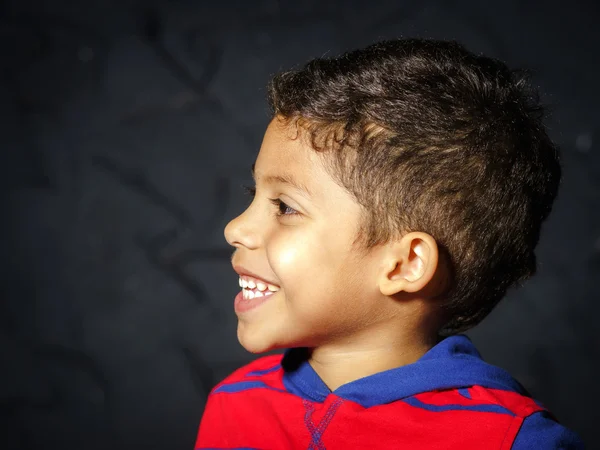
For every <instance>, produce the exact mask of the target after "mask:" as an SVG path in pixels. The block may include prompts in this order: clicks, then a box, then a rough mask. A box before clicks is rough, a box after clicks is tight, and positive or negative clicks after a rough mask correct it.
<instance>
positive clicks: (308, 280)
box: [267, 229, 336, 289]
mask: <svg viewBox="0 0 600 450" xmlns="http://www.w3.org/2000/svg"><path fill="white" fill-rule="evenodd" d="M304 231H305V232H302V233H301V230H300V229H299V230H297V232H288V233H285V234H281V235H278V236H273V238H272V239H271V240H270V242H269V243H268V245H267V257H268V259H269V263H270V265H271V268H272V269H273V271H274V272H275V274H276V276H277V277H278V278H279V280H280V281H281V283H282V285H283V287H284V288H288V289H293V288H295V286H297V285H300V286H303V287H304V289H306V288H310V286H311V285H312V284H313V283H315V282H317V281H318V280H319V279H322V278H325V277H326V276H329V274H330V273H331V271H332V270H333V269H334V268H333V267H332V263H333V262H335V259H336V258H331V256H330V255H333V254H335V251H334V249H333V248H332V247H331V245H328V244H329V243H328V242H327V241H326V240H324V239H322V238H321V236H319V235H318V234H317V233H307V232H306V230H304ZM326 274H327V275H326Z"/></svg>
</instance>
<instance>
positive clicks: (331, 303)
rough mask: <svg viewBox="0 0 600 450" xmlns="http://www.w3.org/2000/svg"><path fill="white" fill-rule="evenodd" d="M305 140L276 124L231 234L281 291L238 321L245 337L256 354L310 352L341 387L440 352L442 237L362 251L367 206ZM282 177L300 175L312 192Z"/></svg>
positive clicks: (243, 261) (417, 237) (242, 258)
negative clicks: (250, 196) (252, 189)
mask: <svg viewBox="0 0 600 450" xmlns="http://www.w3.org/2000/svg"><path fill="white" fill-rule="evenodd" d="M297 137H298V136H297V135H296V132H295V130H294V129H292V128H291V127H290V126H288V125H285V124H284V123H283V122H282V121H280V120H277V119H275V120H273V121H272V122H271V123H270V124H269V126H268V128H267V131H266V133H265V137H264V140H263V143H262V146H261V149H260V152H259V155H258V157H257V160H256V165H255V179H256V196H255V198H254V200H253V202H252V204H251V205H250V206H249V207H248V208H247V209H246V211H244V212H243V213H242V214H241V215H240V216H238V217H237V218H235V219H234V220H232V221H231V222H230V223H229V224H228V225H227V227H226V228H225V237H226V239H227V241H228V242H229V244H231V245H232V246H234V247H235V248H236V251H235V253H234V256H233V259H232V262H233V265H234V266H242V267H244V268H245V269H247V270H249V271H251V272H253V273H255V274H256V275H257V276H258V277H260V278H263V279H265V280H267V281H269V282H271V283H273V284H276V285H278V286H279V287H280V290H279V291H278V292H276V293H275V294H274V295H273V296H271V297H270V298H269V299H268V301H266V302H264V303H263V304H261V305H260V306H258V307H257V308H255V309H252V310H250V311H247V312H244V313H240V314H238V339H239V341H240V343H241V344H242V345H243V346H244V347H245V348H246V349H247V350H248V351H251V352H254V353H259V352H265V351H268V350H273V349H278V348H289V347H308V348H309V349H310V350H311V356H310V360H309V362H310V364H311V365H312V367H313V368H314V369H315V371H316V372H317V373H318V374H319V376H320V377H321V378H322V379H323V381H324V382H325V384H326V385H327V386H328V387H329V388H330V389H331V390H335V389H336V388H338V387H339V386H341V385H343V384H346V383H348V382H351V381H353V380H356V379H358V378H362V377H365V376H368V375H372V374H375V373H377V372H381V371H384V370H388V369H391V368H394V367H399V366H402V365H405V364H409V363H412V362H415V361H416V360H417V359H419V358H420V357H421V356H422V355H423V354H424V353H425V352H426V351H427V350H429V349H430V348H431V347H432V346H433V345H435V343H436V342H437V339H438V336H437V330H438V329H439V326H440V325H441V323H440V317H439V312H438V305H439V300H434V299H433V298H434V297H436V296H439V294H440V293H441V292H442V291H443V286H444V284H445V281H444V280H445V279H446V277H445V275H444V274H445V273H446V270H445V267H444V265H443V264H440V262H439V252H438V247H437V244H436V241H435V239H433V238H432V237H431V236H430V235H428V234H426V233H422V232H411V233H407V234H405V235H404V236H402V237H401V238H399V239H397V240H393V241H390V242H388V243H386V244H383V245H379V246H376V247H374V248H372V249H368V250H365V249H362V248H357V247H356V246H357V244H356V243H355V241H356V237H357V235H358V232H359V229H360V228H359V225H360V223H361V215H362V214H363V210H362V207H361V206H360V205H359V204H358V203H357V202H356V201H355V200H354V198H353V197H352V196H351V195H350V194H349V193H348V192H347V191H346V190H345V189H343V188H342V187H340V186H339V185H338V184H336V183H335V181H334V180H333V179H332V178H331V177H330V175H329V174H328V173H327V172H326V170H325V168H324V167H323V164H322V161H321V159H320V158H321V156H320V155H319V154H317V152H315V150H314V149H312V148H311V147H310V146H309V145H308V143H307V140H306V139H298V138H297ZM273 176H284V177H293V178H294V179H295V180H296V181H297V182H298V183H300V184H302V185H304V186H305V187H307V188H308V189H309V190H310V192H311V195H310V196H307V195H304V194H303V193H301V192H300V191H298V190H297V189H295V188H294V187H292V186H291V185H290V184H288V183H284V182H282V181H277V180H274V179H273V178H272V177H273ZM269 199H279V200H281V201H283V202H285V204H286V205H287V206H289V208H287V209H286V207H285V206H281V208H278V207H277V206H275V205H273V204H272V203H271V201H270V200H269ZM290 208H292V209H290ZM278 211H281V212H284V215H280V216H278V215H276V213H277V212H278Z"/></svg>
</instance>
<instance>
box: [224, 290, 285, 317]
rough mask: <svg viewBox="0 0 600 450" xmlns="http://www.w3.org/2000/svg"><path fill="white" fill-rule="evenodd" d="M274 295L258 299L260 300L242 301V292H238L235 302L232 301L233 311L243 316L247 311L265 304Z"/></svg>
mask: <svg viewBox="0 0 600 450" xmlns="http://www.w3.org/2000/svg"><path fill="white" fill-rule="evenodd" d="M274 294H275V293H274V292H273V293H272V294H270V295H268V296H265V297H260V298H254V299H252V300H244V294H243V292H242V291H240V292H238V294H237V295H236V296H235V300H234V303H233V305H234V310H235V312H236V314H238V315H239V314H243V313H246V312H248V311H251V310H253V309H255V308H258V307H259V306H260V305H262V304H263V303H266V302H268V301H269V300H270V298H271V297H272V296H273V295H274Z"/></svg>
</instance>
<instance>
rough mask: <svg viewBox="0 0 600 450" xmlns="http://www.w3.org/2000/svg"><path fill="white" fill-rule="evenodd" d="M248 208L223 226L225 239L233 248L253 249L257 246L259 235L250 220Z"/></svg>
mask: <svg viewBox="0 0 600 450" xmlns="http://www.w3.org/2000/svg"><path fill="white" fill-rule="evenodd" d="M249 216H250V214H249V208H248V209H246V211H244V212H243V213H242V214H240V215H239V216H237V217H236V218H235V219H233V220H232V221H231V222H229V223H228V224H227V225H226V226H225V232H224V234H225V239H226V240H227V243H228V244H229V245H231V246H233V247H236V248H240V247H246V248H248V249H254V248H257V247H258V246H259V242H260V241H259V239H260V237H259V235H258V233H257V230H256V227H255V226H253V224H252V221H251V220H250V217H249Z"/></svg>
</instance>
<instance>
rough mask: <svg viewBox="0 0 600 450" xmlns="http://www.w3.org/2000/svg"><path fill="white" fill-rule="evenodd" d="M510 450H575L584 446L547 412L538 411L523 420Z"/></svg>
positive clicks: (574, 434) (573, 433) (577, 437)
mask: <svg viewBox="0 0 600 450" xmlns="http://www.w3.org/2000/svg"><path fill="white" fill-rule="evenodd" d="M511 448H512V449H513V450H525V449H531V448H535V449H540V450H551V449H552V450H554V449H573V450H576V449H583V448H584V446H583V442H582V441H581V439H580V438H579V436H578V435H577V434H576V433H575V432H573V431H571V430H569V429H568V428H566V427H564V426H563V425H561V424H560V423H558V422H557V421H556V420H554V419H553V418H552V416H551V415H550V414H549V413H548V412H547V411H539V412H536V413H534V414H531V415H530V416H528V417H526V418H525V420H524V421H523V424H522V425H521V428H520V429H519V432H518V433H517V436H516V437H515V440H514V443H513V446H512V447H511Z"/></svg>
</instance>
